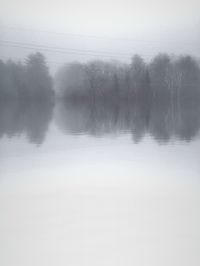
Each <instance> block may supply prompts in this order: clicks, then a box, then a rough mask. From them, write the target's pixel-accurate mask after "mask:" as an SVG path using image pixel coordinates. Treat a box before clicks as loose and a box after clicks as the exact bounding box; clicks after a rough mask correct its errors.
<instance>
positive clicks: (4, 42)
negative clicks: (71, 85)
mask: <svg viewBox="0 0 200 266" xmlns="http://www.w3.org/2000/svg"><path fill="white" fill-rule="evenodd" d="M0 43H2V44H6V45H10V44H12V45H17V46H18V45H19V46H23V47H33V48H36V49H37V48H38V49H48V50H53V51H62V52H69V51H72V52H81V53H82V52H84V53H89V54H90V53H92V54H100V55H102V54H105V55H114V56H128V57H130V54H128V53H113V52H110V51H97V50H87V49H73V48H64V47H56V46H46V45H40V44H34V43H24V42H15V41H7V40H5V41H4V40H0Z"/></svg>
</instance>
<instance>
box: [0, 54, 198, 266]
mask: <svg viewBox="0 0 200 266" xmlns="http://www.w3.org/2000/svg"><path fill="white" fill-rule="evenodd" d="M199 114H200V69H199V66H198V64H197V61H196V59H195V58H193V57H191V56H181V57H176V58H174V57H170V56H168V55H166V54H161V55H158V56H157V57H155V58H154V59H153V60H152V61H151V62H150V63H146V62H144V61H143V59H142V58H141V57H140V56H135V57H133V59H132V61H131V63H130V64H122V63H120V62H113V61H112V62H105V61H99V60H98V61H91V62H88V63H77V62H76V63H74V62H73V63H70V64H66V65H64V66H63V67H62V68H60V70H59V71H58V73H57V75H56V77H55V79H54V80H53V79H52V77H51V76H50V74H49V72H48V68H47V66H46V63H45V58H44V57H43V55H42V54H40V53H36V54H32V55H30V56H29V57H28V59H27V62H26V63H24V64H22V63H15V62H13V61H8V62H7V63H5V62H0V153H1V158H0V212H1V219H0V220H1V221H0V235H1V240H0V264H1V265H2V266H27V265H29V266H35V265H37V266H47V265H48V266H54V265H60V266H61V265H70V266H76V265H87V266H90V265H91V266H92V265H109V266H110V265H115V266H116V265H117V266H121V265H124V264H125V265H127V266H128V265H141V266H146V265H152V266H160V265H163V266H168V265H172V266H178V265H181V266H190V265H191V261H192V265H193V266H199V263H200V257H199V248H198V247H199V240H200V230H199V223H200V214H199V207H200V198H199V189H200V180H199V173H200V167H199V151H200V115H199Z"/></svg>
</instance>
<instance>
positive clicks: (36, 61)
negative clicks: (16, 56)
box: [0, 53, 54, 101]
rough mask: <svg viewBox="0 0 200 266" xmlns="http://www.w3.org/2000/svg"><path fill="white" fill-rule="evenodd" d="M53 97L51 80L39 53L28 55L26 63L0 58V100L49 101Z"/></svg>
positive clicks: (42, 57)
mask: <svg viewBox="0 0 200 266" xmlns="http://www.w3.org/2000/svg"><path fill="white" fill-rule="evenodd" d="M53 97H54V92H53V81H52V78H51V76H50V74H49V70H48V67H47V65H46V62H45V58H44V56H43V55H42V54H41V53H35V54H31V55H29V56H28V58H27V60H26V63H21V62H17V63H16V62H14V61H12V60H8V61H7V62H6V63H4V62H3V61H2V60H0V101H4V100H11V99H14V100H20V101H21V100H25V101H28V100H30V101H32V100H45V101H51V100H52V99H53Z"/></svg>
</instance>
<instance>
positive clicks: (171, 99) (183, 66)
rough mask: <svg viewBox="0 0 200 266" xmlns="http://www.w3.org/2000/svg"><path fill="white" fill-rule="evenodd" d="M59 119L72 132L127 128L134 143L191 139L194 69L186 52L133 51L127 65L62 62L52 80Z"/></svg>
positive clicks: (195, 109) (198, 123) (199, 94)
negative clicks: (147, 58) (150, 54)
mask: <svg viewBox="0 0 200 266" xmlns="http://www.w3.org/2000/svg"><path fill="white" fill-rule="evenodd" d="M56 86H57V89H58V91H59V93H60V94H59V95H60V97H61V98H62V99H65V100H64V102H63V107H62V110H61V111H60V120H59V124H60V125H61V127H62V128H63V129H64V130H66V131H68V132H72V133H77V134H79V133H83V132H84V133H88V134H91V135H104V134H108V133H117V132H122V131H123V132H129V133H131V134H132V137H133V140H134V141H135V142H138V141H140V140H141V139H142V138H143V136H145V135H146V134H149V135H151V136H153V137H154V138H155V139H156V140H158V141H161V142H168V141H170V140H171V139H173V138H174V139H180V140H183V141H191V140H192V139H194V138H195V136H197V135H198V134H199V130H200V116H199V114H200V68H199V65H198V63H197V61H196V60H195V59H194V58H192V57H191V56H180V57H170V56H168V55H166V54H160V55H158V56H156V57H155V58H154V59H153V60H152V61H151V62H150V63H148V64H147V63H145V62H144V60H143V59H142V58H141V57H140V56H138V55H136V56H134V57H133V58H132V61H131V63H130V64H121V63H119V62H103V61H92V62H89V63H86V64H81V63H76V62H75V63H71V64H67V65H65V66H63V67H62V68H61V69H60V71H59V73H58V75H57V80H56Z"/></svg>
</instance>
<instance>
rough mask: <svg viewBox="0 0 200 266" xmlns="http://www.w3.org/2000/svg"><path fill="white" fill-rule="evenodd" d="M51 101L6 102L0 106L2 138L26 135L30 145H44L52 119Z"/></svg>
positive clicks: (0, 131)
mask: <svg viewBox="0 0 200 266" xmlns="http://www.w3.org/2000/svg"><path fill="white" fill-rule="evenodd" d="M52 114H53V103H51V102H49V101H26V102H25V101H17V100H13V101H6V102H1V104H0V138H2V137H3V136H7V137H9V138H12V137H13V136H16V135H17V136H20V135H22V134H25V135H26V136H27V138H28V141H29V142H30V143H35V144H42V143H43V141H44V140H45V135H46V132H47V130H48V125H49V122H50V121H51V119H52Z"/></svg>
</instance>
